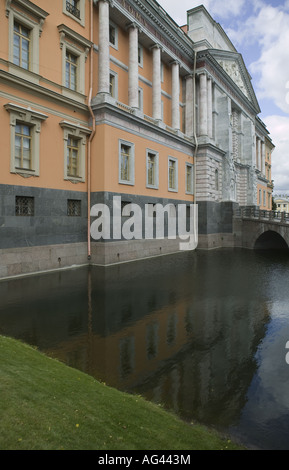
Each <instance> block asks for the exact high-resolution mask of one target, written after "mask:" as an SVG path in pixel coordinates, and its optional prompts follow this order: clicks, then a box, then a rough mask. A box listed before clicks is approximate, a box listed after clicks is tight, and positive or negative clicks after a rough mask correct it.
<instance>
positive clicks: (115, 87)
mask: <svg viewBox="0 0 289 470" xmlns="http://www.w3.org/2000/svg"><path fill="white" fill-rule="evenodd" d="M111 77H113V83H112V84H111ZM109 88H110V90H109V91H110V96H111V97H112V98H114V99H115V100H118V74H117V72H115V71H114V70H110V71H109Z"/></svg>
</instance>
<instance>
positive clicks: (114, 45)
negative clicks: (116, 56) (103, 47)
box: [109, 21, 118, 51]
mask: <svg viewBox="0 0 289 470" xmlns="http://www.w3.org/2000/svg"><path fill="white" fill-rule="evenodd" d="M111 28H112V29H114V32H115V38H114V42H111V41H110V29H111ZM109 45H110V46H111V47H113V48H114V49H116V50H117V51H118V27H117V25H116V24H115V23H114V22H113V21H109Z"/></svg>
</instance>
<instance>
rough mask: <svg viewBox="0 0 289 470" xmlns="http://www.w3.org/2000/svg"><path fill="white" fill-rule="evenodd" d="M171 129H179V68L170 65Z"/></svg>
mask: <svg viewBox="0 0 289 470" xmlns="http://www.w3.org/2000/svg"><path fill="white" fill-rule="evenodd" d="M172 127H173V129H180V66H179V63H178V62H173V64H172Z"/></svg>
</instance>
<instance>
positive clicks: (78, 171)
mask: <svg viewBox="0 0 289 470" xmlns="http://www.w3.org/2000/svg"><path fill="white" fill-rule="evenodd" d="M60 127H62V129H63V140H64V179H66V180H69V181H71V182H73V183H81V182H84V181H85V154H86V138H87V136H88V135H89V134H90V133H91V130H90V129H88V128H86V127H83V126H80V125H77V124H74V123H71V122H68V121H61V122H60Z"/></svg>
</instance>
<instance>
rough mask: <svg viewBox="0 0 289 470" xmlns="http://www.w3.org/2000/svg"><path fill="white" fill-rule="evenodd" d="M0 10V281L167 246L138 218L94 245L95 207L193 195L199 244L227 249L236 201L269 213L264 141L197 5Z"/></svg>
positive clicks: (243, 86) (232, 52)
mask: <svg viewBox="0 0 289 470" xmlns="http://www.w3.org/2000/svg"><path fill="white" fill-rule="evenodd" d="M0 8H1V44H2V46H1V57H0V83H1V87H0V121H1V127H0V136H1V144H2V145H1V149H2V151H1V159H0V201H1V204H0V260H1V262H0V277H2V278H3V277H7V276H13V275H19V274H26V273H29V272H39V271H46V270H49V269H57V268H61V267H67V266H71V265H81V264H87V263H88V262H91V263H95V264H101V265H108V264H114V263H118V262H123V261H128V260H132V259H139V258H144V257H147V256H156V255H160V254H165V253H172V252H175V251H178V246H179V243H178V240H170V239H169V238H168V237H166V236H165V237H164V238H163V239H157V238H153V239H151V240H147V239H145V237H144V236H143V235H144V228H143V227H142V228H143V230H142V233H141V236H139V237H138V239H134V238H132V239H131V240H128V239H123V238H124V237H122V236H120V237H119V239H118V238H117V237H116V238H114V239H112V237H111V232H112V231H113V227H110V230H109V235H110V236H107V237H106V239H103V238H105V237H103V238H102V239H100V240H97V241H96V240H95V238H92V237H91V233H90V228H91V225H92V223H93V222H94V221H95V220H98V219H97V216H98V214H97V213H95V212H94V211H93V210H91V209H92V208H94V207H96V205H97V204H103V205H106V207H108V208H109V209H110V210H111V211H113V209H114V201H115V200H117V201H121V210H123V208H124V207H125V206H126V205H127V204H136V205H137V206H138V207H140V208H141V210H142V214H143V213H144V212H145V208H148V212H149V214H148V215H149V216H150V217H152V218H154V215H155V212H154V209H155V207H156V205H157V204H162V205H166V206H167V205H169V207H170V208H174V207H175V208H176V207H177V206H178V204H182V205H186V206H187V207H189V206H190V205H191V204H193V203H197V204H198V212H199V246H200V247H201V248H211V247H220V246H234V234H233V229H232V214H233V210H234V208H235V207H236V206H237V205H241V206H246V205H259V206H260V207H262V208H264V207H266V208H268V209H270V207H271V206H270V205H271V199H272V198H271V193H272V183H271V174H270V169H271V152H272V150H273V148H274V146H273V143H272V141H271V139H270V136H269V132H268V130H267V129H266V127H265V126H264V124H263V123H262V121H261V120H260V119H259V117H258V114H259V113H260V108H259V105H258V102H257V99H256V96H255V93H254V90H253V87H252V84H251V78H250V75H249V74H248V71H247V69H246V66H245V64H244V61H243V59H242V56H241V55H240V54H239V53H238V52H237V51H236V49H235V48H234V46H233V44H232V43H231V41H230V40H229V38H228V37H227V35H226V34H225V32H224V31H223V30H222V28H221V26H220V25H218V24H217V23H215V21H214V20H213V19H212V18H211V16H210V15H209V13H208V12H207V10H206V9H205V8H204V7H197V8H195V9H192V10H190V11H188V23H187V25H186V26H184V27H182V28H181V27H179V26H178V25H177V24H176V23H175V22H174V21H173V19H172V18H170V17H169V15H168V14H167V13H166V12H165V11H164V9H163V8H162V7H160V5H159V4H158V3H157V2H156V1H155V0H91V1H90V0H60V1H58V2H45V1H44V0H34V1H30V0H0ZM264 192H265V193H266V195H265V196H264ZM260 194H261V195H262V198H261V199H260ZM128 207H129V206H128ZM122 214H125V211H123V212H122ZM127 219H128V216H127V215H126V216H125V215H123V217H121V224H125V223H126V222H127ZM135 238H136V237H135Z"/></svg>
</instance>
